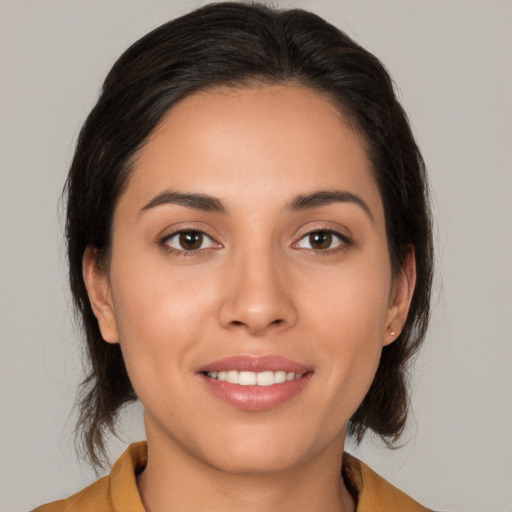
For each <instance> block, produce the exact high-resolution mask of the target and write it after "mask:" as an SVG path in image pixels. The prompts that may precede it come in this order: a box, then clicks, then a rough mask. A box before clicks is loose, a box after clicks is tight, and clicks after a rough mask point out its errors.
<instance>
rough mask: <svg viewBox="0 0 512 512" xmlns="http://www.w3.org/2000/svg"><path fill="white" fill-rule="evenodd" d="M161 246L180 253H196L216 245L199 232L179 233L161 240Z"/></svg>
mask: <svg viewBox="0 0 512 512" xmlns="http://www.w3.org/2000/svg"><path fill="white" fill-rule="evenodd" d="M163 244H165V245H167V246H168V247H170V248H172V249H174V250H176V251H181V252H191V251H198V250H201V249H208V248H211V247H218V245H217V244H216V243H215V242H214V241H213V240H212V239H211V237H209V236H208V235H207V234H205V233H203V232H201V231H192V230H190V231H179V232H177V233H174V234H173V235H170V236H168V237H167V238H165V239H164V240H163Z"/></svg>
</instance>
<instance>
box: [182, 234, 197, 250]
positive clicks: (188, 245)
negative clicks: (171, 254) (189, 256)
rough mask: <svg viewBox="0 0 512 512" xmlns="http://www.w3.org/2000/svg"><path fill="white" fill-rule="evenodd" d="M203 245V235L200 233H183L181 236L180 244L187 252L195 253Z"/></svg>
mask: <svg viewBox="0 0 512 512" xmlns="http://www.w3.org/2000/svg"><path fill="white" fill-rule="evenodd" d="M202 243H203V234H202V233H199V232H198V231H183V232H182V233H180V236H179V244H180V247H181V248H182V249H184V250H185V251H195V250H197V249H199V248H200V247H201V245H202Z"/></svg>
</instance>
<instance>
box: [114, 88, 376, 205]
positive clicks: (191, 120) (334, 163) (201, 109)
mask: <svg viewBox="0 0 512 512" xmlns="http://www.w3.org/2000/svg"><path fill="white" fill-rule="evenodd" d="M165 188H169V189H173V190H180V191H185V192H186V191H190V190H193V191H194V192H200V193H205V194H210V195H215V196H217V197H221V198H224V197H226V199H227V200H231V201H232V200H234V199H239V198H242V199H244V200H245V201H246V203H247V202H250V201H252V200H255V199H256V196H257V195H259V199H260V201H261V200H263V199H264V200H266V201H281V202H286V201H287V196H293V195H297V194H305V193H309V192H311V191H313V190H319V189H321V190H328V189H340V188H341V189H347V190H349V191H353V192H357V193H358V194H363V195H365V196H366V198H365V199H366V200H367V201H368V202H370V203H371V202H373V203H380V197H379V194H378V190H377V187H376V184H375V181H374V179H373V174H372V169H371V165H370V162H369V159H368V157H367V153H366V149H365V143H364V140H363V138H362V137H361V136H360V134H359V133H358V132H357V131H356V130H355V129H354V128H353V126H352V124H351V123H350V122H349V121H348V120H347V119H346V118H345V117H344V116H343V114H342V113H341V112H340V110H339V109H338V108H337V107H336V106H335V105H334V102H333V101H331V100H330V98H328V97H327V96H326V95H323V94H320V93H318V92H316V91H313V90H311V89H309V88H305V87H301V86H296V85H272V86H260V87H245V88H228V87H223V88H217V89H214V90H209V91H202V92H198V93H195V94H192V95H190V96H188V97H186V98H184V99H183V100H182V101H181V102H180V103H178V104H177V105H175V106H174V107H173V108H172V109H171V110H170V111H169V112H168V113H167V114H166V115H165V116H164V118H163V119H162V121H161V122H160V124H159V125H158V126H157V127H156V129H155V130H154V131H153V133H152V134H151V136H150V137H149V139H148V141H147V143H146V144H145V145H144V147H143V148H142V149H141V150H140V151H139V153H138V154H137V157H136V159H135V162H134V166H133V175H132V176H131V178H130V182H129V184H128V187H127V190H126V191H125V194H124V195H131V196H134V195H135V196H138V198H139V200H140V201H143V200H147V199H148V198H149V197H150V196H154V195H156V194H158V193H161V192H162V189H165ZM121 199H122V198H121ZM378 207H380V206H379V205H378Z"/></svg>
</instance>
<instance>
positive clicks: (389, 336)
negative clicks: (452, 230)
mask: <svg viewBox="0 0 512 512" xmlns="http://www.w3.org/2000/svg"><path fill="white" fill-rule="evenodd" d="M415 285H416V258H415V254H414V247H411V248H410V249H409V250H408V252H407V255H406V257H405V259H404V264H403V267H402V270H401V271H400V273H399V274H398V275H397V276H396V279H395V284H394V287H393V295H392V297H391V301H390V304H389V308H388V313H387V316H386V323H385V326H386V331H385V333H384V339H383V345H389V344H390V343H392V342H393V341H395V340H396V339H397V338H398V336H399V335H400V332H401V331H402V328H403V326H404V324H405V321H406V320H407V314H408V313H409V307H410V305H411V300H412V296H413V293H414V287H415Z"/></svg>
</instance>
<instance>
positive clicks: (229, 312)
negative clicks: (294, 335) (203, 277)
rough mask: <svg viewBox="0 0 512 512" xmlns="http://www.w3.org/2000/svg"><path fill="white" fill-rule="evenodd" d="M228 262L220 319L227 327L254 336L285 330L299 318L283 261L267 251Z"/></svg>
mask: <svg viewBox="0 0 512 512" xmlns="http://www.w3.org/2000/svg"><path fill="white" fill-rule="evenodd" d="M248 252H249V251H247V252H244V254H239V255H238V256H237V257H236V258H233V260H232V261H230V262H229V265H228V266H229V270H228V271H227V275H226V282H225V283H224V285H223V286H226V290H227V291H226V293H225V294H224V295H223V300H222V304H221V307H220V311H219V320H220V323H221V325H222V326H223V327H224V328H227V329H230V330H233V329H236V330H245V331H247V332H248V333H249V334H251V335H253V336H262V335H264V334H265V333H267V332H269V331H272V332H277V331H281V330H285V329H287V328H289V327H291V326H292V325H294V324H295V323H296V321H297V311H296V308H295V305H294V301H293V286H292V283H291V279H290V278H289V277H288V276H289V272H287V271H286V269H285V268H283V266H284V265H283V262H280V261H279V258H278V257H276V256H275V255H272V254H271V251H265V252H264V254H262V253H261V252H260V253H256V252H254V253H252V254H248Z"/></svg>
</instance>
